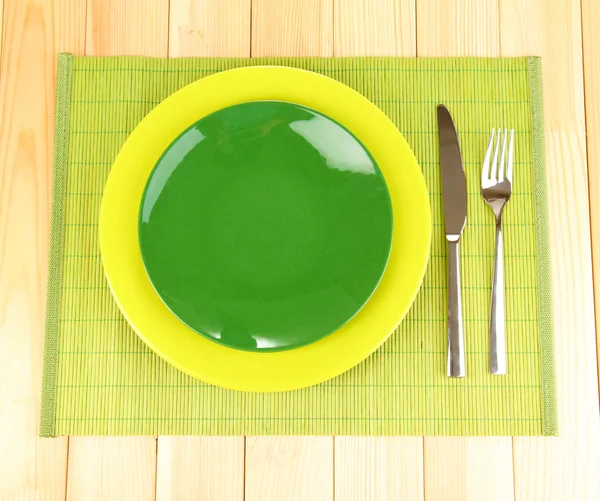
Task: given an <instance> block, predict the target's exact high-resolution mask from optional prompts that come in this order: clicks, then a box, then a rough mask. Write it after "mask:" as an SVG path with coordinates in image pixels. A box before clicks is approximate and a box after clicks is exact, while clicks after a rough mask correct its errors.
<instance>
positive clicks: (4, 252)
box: [0, 0, 85, 500]
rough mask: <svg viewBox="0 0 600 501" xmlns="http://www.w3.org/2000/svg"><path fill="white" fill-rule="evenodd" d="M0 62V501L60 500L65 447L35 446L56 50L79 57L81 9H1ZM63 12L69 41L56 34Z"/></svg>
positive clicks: (44, 3) (46, 1)
mask: <svg viewBox="0 0 600 501" xmlns="http://www.w3.org/2000/svg"><path fill="white" fill-rule="evenodd" d="M0 7H1V8H2V10H1V12H3V19H2V23H1V24H2V26H3V28H2V29H1V30H0V31H1V39H2V42H1V43H0V45H1V50H0V53H1V62H0V75H1V76H2V78H1V79H0V430H1V432H0V499H10V500H20V499H30V500H38V499H40V500H41V499H44V500H55V499H64V496H65V482H66V464H67V439H66V438H59V439H54V440H49V439H40V438H38V429H39V412H40V381H41V366H42V355H43V332H44V305H45V292H46V273H47V252H48V217H49V205H50V185H51V165H52V151H53V148H52V138H53V127H54V88H55V64H56V60H55V56H54V54H55V50H70V51H72V52H75V53H77V52H79V53H81V52H82V51H83V44H82V41H83V38H82V31H83V30H81V29H80V28H79V27H80V26H84V20H85V5H83V4H82V2H77V1H71V2H69V3H68V4H66V3H65V2H63V1H56V2H52V1H51V0H36V1H33V0H5V1H4V2H3V4H2V2H0ZM60 7H64V8H65V13H66V15H68V16H69V19H71V20H72V22H73V25H72V26H71V27H70V30H69V33H65V32H63V31H61V29H60V28H61V25H60V24H56V25H55V11H56V9H57V8H60Z"/></svg>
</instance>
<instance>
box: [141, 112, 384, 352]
mask: <svg viewBox="0 0 600 501" xmlns="http://www.w3.org/2000/svg"><path fill="white" fill-rule="evenodd" d="M139 240H140V249H141V254H142V259H143V262H144V266H145V268H146V272H147V273H148V276H149V278H150V281H151V282H152V285H153V286H154V288H155V289H156V292H157V293H158V295H159V296H160V297H161V299H162V301H163V302H164V303H165V304H166V305H167V307H168V308H169V309H170V310H171V311H172V312H173V313H174V314H175V315H176V316H177V317H178V318H179V319H180V320H181V321H182V322H184V323H185V324H186V325H188V326H189V327H190V328H192V329H193V330H195V331H196V332H198V333H199V334H201V335H203V336H205V337H207V338H209V339H212V340H213V341H215V342H217V343H220V344H223V345H225V346H229V347H231V348H236V349H241V350H250V351H278V350H287V349H292V348H296V347H299V346H303V345H306V344H309V343H312V342H314V341H317V340H318V339H321V338H323V337H324V336H326V335H328V334H330V333H332V332H334V331H336V330H337V329H338V328H339V327H341V326H342V325H343V324H345V323H346V322H347V321H348V320H350V319H351V318H352V317H353V316H354V315H355V314H356V313H357V312H358V311H359V310H360V309H361V307H362V306H363V305H364V304H365V303H366V302H367V301H368V299H369V297H370V296H371V294H372V293H373V291H374V290H375V288H376V287H377V284H378V283H379V280H380V278H381V276H382V274H383V272H384V270H385V267H386V264H387V260H388V256H389V254H390V249H391V241H392V207H391V202H390V197H389V193H388V190H387V186H386V183H385V180H384V178H383V175H382V174H381V172H380V171H379V168H378V167H377V165H376V164H375V161H374V160H373V158H372V157H371V155H370V154H369V152H368V151H367V150H366V149H365V148H364V147H363V146H362V144H361V143H360V142H359V141H358V139H356V138H355V137H354V136H353V135H352V134H351V133H350V132H349V131H348V130H346V129H345V128H344V127H342V126H341V125H340V124H338V123H336V122H334V121H333V120H331V119H330V118H328V117H326V116H324V115H322V114H320V113H318V112H316V111H314V110H311V109H309V108H306V107H304V106H299V105H296V104H292V103H287V102H278V101H260V102H248V103H243V104H239V105H235V106H231V107H228V108H224V109H221V110H219V111H217V112H215V113H213V114H211V115H208V116H206V117H204V118H202V119H201V120H199V121H198V122H196V123H195V124H194V125H192V126H191V127H190V128H188V129H187V130H186V131H184V132H183V133H182V134H181V135H180V136H179V137H178V138H177V139H176V140H175V141H174V142H173V143H172V144H171V145H170V146H169V147H168V148H167V150H166V151H165V152H164V154H163V155H162V157H161V158H160V159H159V161H158V163H157V165H156V167H155V168H154V170H153V171H152V173H151V174H150V177H149V179H148V182H147V185H146V189H145V192H144V195H143V198H142V202H141V206H140V213H139ZM165 335H168V333H165Z"/></svg>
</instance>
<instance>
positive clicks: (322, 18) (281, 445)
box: [245, 0, 333, 501]
mask: <svg viewBox="0 0 600 501" xmlns="http://www.w3.org/2000/svg"><path fill="white" fill-rule="evenodd" d="M332 16H333V0H301V1H295V2H280V1H278V0H252V29H251V33H252V42H251V54H252V56H255V57H256V56H331V55H333V17H332ZM245 494H246V498H245V499H246V501H271V500H273V501H279V500H282V499H285V500H287V501H293V500H304V499H310V500H311V501H319V500H327V501H330V500H331V499H332V497H333V438H332V437H314V436H313V437H247V438H246V488H245Z"/></svg>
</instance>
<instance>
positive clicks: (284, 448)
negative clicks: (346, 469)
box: [245, 436, 333, 501]
mask: <svg viewBox="0 0 600 501" xmlns="http://www.w3.org/2000/svg"><path fill="white" fill-rule="evenodd" d="M283 499H285V500H286V501H305V500H307V499H309V500H310V501H331V499H333V438H332V437H314V436H313V437H248V438H247V439H246V497H245V501H271V500H273V501H280V500H283Z"/></svg>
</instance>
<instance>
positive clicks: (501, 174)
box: [481, 129, 514, 375]
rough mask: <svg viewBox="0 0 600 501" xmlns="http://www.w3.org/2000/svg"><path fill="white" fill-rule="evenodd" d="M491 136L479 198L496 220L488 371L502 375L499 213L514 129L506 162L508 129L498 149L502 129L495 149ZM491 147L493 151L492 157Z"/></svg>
mask: <svg viewBox="0 0 600 501" xmlns="http://www.w3.org/2000/svg"><path fill="white" fill-rule="evenodd" d="M494 136H495V130H494V129H492V134H491V136H490V141H489V143H488V147H487V150H486V152H485V159H484V161H483V168H482V170H481V195H482V196H483V199H484V200H485V201H486V202H487V204H488V205H489V206H490V207H491V208H492V210H493V211H494V215H495V217H496V252H495V257H494V277H493V279H492V301H491V308H490V372H491V373H492V374H498V375H502V374H506V331H505V321H504V260H503V239H502V211H503V210H504V207H505V206H506V204H507V202H508V201H509V200H510V195H511V192H512V176H513V158H514V129H512V130H511V131H510V141H509V144H508V159H507V161H505V158H506V141H507V136H508V130H506V129H505V130H504V139H503V141H502V146H500V140H501V136H502V129H498V134H497V136H496V141H495V143H496V144H495V147H494ZM492 148H493V150H494V151H493V158H492ZM500 150H501V153H500V162H499V163H498V154H499V151H500ZM490 161H491V162H490Z"/></svg>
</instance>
